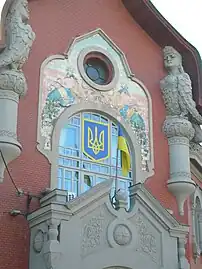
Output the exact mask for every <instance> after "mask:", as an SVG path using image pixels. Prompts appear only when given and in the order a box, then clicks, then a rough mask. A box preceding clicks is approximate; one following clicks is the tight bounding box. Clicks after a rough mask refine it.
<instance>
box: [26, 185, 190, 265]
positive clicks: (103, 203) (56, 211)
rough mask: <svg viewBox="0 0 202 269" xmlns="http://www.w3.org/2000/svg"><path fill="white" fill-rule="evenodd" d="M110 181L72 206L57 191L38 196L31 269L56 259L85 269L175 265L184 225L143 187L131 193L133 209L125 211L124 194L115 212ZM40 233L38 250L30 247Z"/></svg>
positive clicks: (31, 218) (32, 220)
mask: <svg viewBox="0 0 202 269" xmlns="http://www.w3.org/2000/svg"><path fill="white" fill-rule="evenodd" d="M111 183H112V181H111V182H110V180H109V181H106V182H103V183H100V184H98V185H97V186H96V187H95V188H93V189H91V190H89V191H87V192H86V193H84V194H82V195H81V196H80V197H78V198H75V199H74V200H71V201H70V202H66V195H67V194H66V192H62V191H60V193H59V192H58V191H57V190H55V191H53V192H51V193H49V194H48V195H47V196H45V197H44V198H42V200H41V206H42V207H41V209H39V210H38V211H36V212H34V213H32V214H31V215H30V216H29V217H28V221H29V225H30V228H31V245H30V269H33V268H37V266H39V265H40V268H45V265H46V264H47V261H49V262H51V261H52V258H51V257H55V258H56V257H58V258H57V259H55V261H54V262H55V265H57V268H59V269H60V268H63V267H64V264H68V266H69V267H70V268H81V267H82V268H84V269H87V268H90V269H93V268H99V269H102V268H107V267H112V266H118V267H124V268H125V267H127V268H132V269H135V268H139V269H143V268H145V267H146V268H147V267H148V268H154V269H155V268H166V269H167V268H168V269H169V268H171V267H172V268H177V267H178V262H179V261H178V255H177V253H178V251H179V250H178V243H179V242H178V241H179V240H185V238H186V235H187V233H188V227H187V226H183V225H180V224H179V223H178V222H177V221H176V220H175V219H174V218H173V217H172V216H171V215H170V214H169V213H168V212H167V211H166V210H165V209H164V208H163V207H162V206H161V205H160V204H159V202H158V201H156V200H155V198H154V197H152V195H151V194H149V193H148V191H147V190H146V189H145V188H144V187H143V185H141V184H138V185H136V186H133V187H132V189H131V199H132V200H133V203H134V204H135V206H134V207H133V208H132V210H130V211H129V212H127V211H126V210H125V209H124V204H125V202H124V201H123V200H121V199H122V198H121V197H122V196H119V198H120V200H119V202H120V205H122V206H120V209H119V210H118V211H117V210H115V209H114V208H113V207H112V205H111V203H110V200H109V191H110V188H111ZM50 227H52V228H51V231H50ZM58 227H60V228H58ZM54 229H55V232H54V233H55V239H54V238H53V236H51V237H52V239H49V240H48V238H49V237H46V236H45V234H49V233H50V232H51V233H52V232H53V230H54ZM40 230H42V231H43V233H44V236H43V246H41V248H40V249H39V250H38V251H36V249H34V248H33V246H35V244H36V243H35V242H36V235H37V236H38V233H39V231H40ZM52 240H53V241H52ZM54 240H55V241H54ZM51 244H52V245H53V244H54V246H55V247H54V248H52V247H50V246H51ZM53 249H54V253H55V254H54V256H52V255H53ZM56 253H57V255H56ZM47 255H48V256H49V259H48V260H47ZM55 255H56V256H55ZM180 255H181V254H180ZM123 257H124V259H123ZM180 257H181V256H180ZM50 258H51V259H50ZM181 258H182V260H183V261H184V262H185V263H184V266H185V267H184V268H188V267H187V266H188V264H187V262H186V260H185V257H181ZM181 258H180V259H181ZM52 262H53V261H52Z"/></svg>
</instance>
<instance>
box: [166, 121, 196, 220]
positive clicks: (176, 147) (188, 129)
mask: <svg viewBox="0 0 202 269" xmlns="http://www.w3.org/2000/svg"><path fill="white" fill-rule="evenodd" d="M163 131H164V133H165V135H166V136H167V138H168V145H169V156H170V178H169V180H168V182H167V186H168V189H169V191H170V192H171V193H172V194H173V195H174V196H175V197H176V199H177V204H178V208H179V213H180V215H183V214H184V209H183V207H184V202H185V200H186V199H187V197H188V196H189V195H190V194H192V193H193V191H194V190H195V183H194V181H193V180H192V179H191V172H190V159H189V141H190V140H191V139H192V138H193V136H194V129H193V128H192V125H191V123H190V122H189V121H188V120H187V119H184V118H179V117H175V116H173V117H167V118H166V120H165V122H164V125H163Z"/></svg>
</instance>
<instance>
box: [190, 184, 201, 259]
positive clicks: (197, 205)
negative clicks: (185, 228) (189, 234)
mask: <svg viewBox="0 0 202 269" xmlns="http://www.w3.org/2000/svg"><path fill="white" fill-rule="evenodd" d="M191 200H192V224H193V225H192V227H193V256H194V259H195V260H196V259H197V258H198V257H199V256H200V255H201V254H202V191H201V189H200V188H199V186H197V188H196V190H195V192H194V194H193V195H192V199H191Z"/></svg>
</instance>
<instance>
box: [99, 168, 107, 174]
mask: <svg viewBox="0 0 202 269" xmlns="http://www.w3.org/2000/svg"><path fill="white" fill-rule="evenodd" d="M100 173H103V174H109V167H107V166H100Z"/></svg>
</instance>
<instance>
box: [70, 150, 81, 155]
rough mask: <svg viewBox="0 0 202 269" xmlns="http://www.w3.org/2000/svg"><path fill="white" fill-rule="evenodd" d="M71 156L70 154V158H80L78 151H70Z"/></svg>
mask: <svg viewBox="0 0 202 269" xmlns="http://www.w3.org/2000/svg"><path fill="white" fill-rule="evenodd" d="M71 154H72V156H75V157H79V156H80V152H79V150H73V149H72V151H71Z"/></svg>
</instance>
